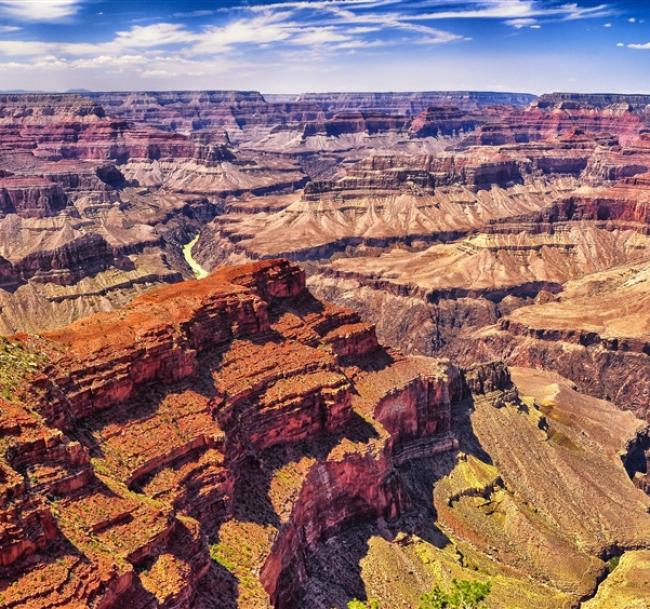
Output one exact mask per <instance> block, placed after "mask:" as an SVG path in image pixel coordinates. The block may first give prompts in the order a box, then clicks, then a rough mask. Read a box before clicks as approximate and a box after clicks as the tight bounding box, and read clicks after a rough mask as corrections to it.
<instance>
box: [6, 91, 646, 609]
mask: <svg viewBox="0 0 650 609" xmlns="http://www.w3.org/2000/svg"><path fill="white" fill-rule="evenodd" d="M649 103H650V98H649V97H647V96H619V95H577V94H551V95H543V96H541V97H539V98H534V97H533V96H526V95H521V94H509V93H504V94H497V93H472V92H462V91H460V92H430V93H377V94H359V93H354V94H348V93H321V94H305V95H297V96H296V95H293V96H292V95H263V94H261V93H258V92H250V91H249V92H237V91H206V92H124V93H93V94H88V95H78V94H61V95H45V94H44V95H36V94H34V95H31V94H30V95H6V94H3V95H0V334H2V335H3V336H4V337H3V338H2V339H1V341H0V456H1V459H0V606H3V607H4V606H7V607H35V608H40V607H43V608H45V607H100V608H103V609H112V608H126V607H135V608H142V609H145V608H147V609H149V608H152V607H165V608H175V609H183V608H187V609H190V608H192V609H211V608H214V609H217V608H219V609H223V608H226V609H235V608H241V609H256V608H271V607H273V608H275V609H332V608H333V607H335V608H336V609H345V608H346V607H347V603H348V602H349V601H350V600H352V599H353V598H359V599H367V598H375V599H377V600H378V601H379V603H380V607H382V608H388V607H391V608H393V607H394V608H397V607H402V608H404V609H406V608H413V607H417V605H418V602H419V597H420V595H421V594H422V593H424V592H427V591H429V590H431V589H432V588H433V587H434V586H435V585H436V584H439V585H441V586H443V588H445V587H448V586H450V585H451V582H452V581H453V580H454V579H456V580H463V579H469V580H480V581H490V582H491V584H492V588H491V592H490V595H489V596H488V598H487V599H486V601H485V604H486V607H488V609H529V608H530V607H535V608H539V609H573V608H577V607H584V609H601V608H602V609H604V608H610V607H611V608H614V607H627V606H628V605H629V606H631V607H632V606H634V607H636V606H637V605H634V604H633V603H637V604H638V602H637V601H639V602H641V603H644V602H646V600H647V594H646V592H645V590H644V586H643V582H644V579H643V578H644V577H645V574H647V572H648V564H649V563H650V560H649V559H648V552H650V521H649V519H650V516H649V515H648V514H649V508H650V501H649V500H648V495H647V493H648V491H649V489H650V479H649V478H648V471H649V467H650V431H649V429H648V422H649V421H650V409H649V408H650V359H649V358H650V317H649V313H648V311H650V136H649V134H650V113H649V111H648V107H649ZM195 274H197V276H204V275H207V277H205V278H204V279H201V280H195V279H194V278H193V276H194V275H195ZM617 564H618V566H616V565H617ZM614 567H615V568H614ZM644 595H645V596H644Z"/></svg>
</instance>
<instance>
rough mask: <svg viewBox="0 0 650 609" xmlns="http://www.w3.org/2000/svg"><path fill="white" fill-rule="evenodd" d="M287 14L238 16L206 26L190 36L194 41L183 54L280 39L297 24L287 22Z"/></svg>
mask: <svg viewBox="0 0 650 609" xmlns="http://www.w3.org/2000/svg"><path fill="white" fill-rule="evenodd" d="M290 16H291V13H287V12H282V13H269V14H264V15H260V16H255V17H252V18H248V19H239V20H237V21H233V22H231V23H228V24H226V25H224V26H208V27H206V28H204V29H203V31H202V32H201V33H200V34H198V35H196V36H195V37H194V41H195V44H194V46H192V47H191V48H190V49H187V51H186V52H187V53H192V54H210V53H219V52H222V51H225V50H228V49H230V48H231V47H232V46H234V45H238V44H265V43H269V42H281V41H283V40H286V39H287V38H289V37H291V35H292V33H294V32H295V31H297V30H298V24H297V23H292V22H291V21H288V19H289V18H290Z"/></svg>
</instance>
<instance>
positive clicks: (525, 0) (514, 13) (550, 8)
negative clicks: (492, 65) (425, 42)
mask: <svg viewBox="0 0 650 609" xmlns="http://www.w3.org/2000/svg"><path fill="white" fill-rule="evenodd" d="M425 4H426V5H427V6H430V7H432V8H443V9H447V10H440V11H432V12H428V13H420V14H414V15H409V16H407V17H405V18H407V19H413V20H420V21H426V20H434V19H503V20H505V22H506V23H507V24H508V25H512V26H513V27H518V26H517V25H516V22H517V21H518V20H520V19H530V18H536V17H537V18H554V19H561V20H564V21H572V20H578V19H590V18H594V17H605V16H608V15H611V14H613V12H614V11H613V9H612V7H611V6H610V5H609V4H604V3H603V4H598V5H595V6H580V5H579V4H578V3H577V2H570V3H566V4H560V5H557V4H556V5H551V4H550V3H549V2H543V1H540V0H491V1H489V2H486V1H474V2H469V3H466V4H464V5H463V7H462V8H459V9H454V10H448V7H449V6H450V5H453V4H458V3H457V2H454V1H453V0H451V1H447V2H445V1H444V0H432V1H431V2H429V3H425Z"/></svg>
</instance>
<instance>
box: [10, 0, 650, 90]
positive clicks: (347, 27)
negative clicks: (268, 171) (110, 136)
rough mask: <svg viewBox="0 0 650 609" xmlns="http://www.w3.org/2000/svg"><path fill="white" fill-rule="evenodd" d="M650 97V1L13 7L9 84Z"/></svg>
mask: <svg viewBox="0 0 650 609" xmlns="http://www.w3.org/2000/svg"><path fill="white" fill-rule="evenodd" d="M72 88H87V89H92V90H143V89H256V90H261V91H263V92H268V93H282V92H286V93H293V92H301V91H341V90H345V91H368V90H376V91H388V90H433V89H472V90H495V91H506V90H509V91H527V92H532V93H542V92H545V91H585V92H590V91H592V92H593V91H611V92H641V93H650V0H631V1H621V2H607V1H606V0H599V1H592V0H573V1H571V2H567V1H566V0H560V1H555V0H472V1H466V0H401V1H397V0H295V1H293V0H292V1H279V0H278V1H274V0H190V1H183V2H180V1H172V0H0V89H40V90H53V91H62V90H67V89H72Z"/></svg>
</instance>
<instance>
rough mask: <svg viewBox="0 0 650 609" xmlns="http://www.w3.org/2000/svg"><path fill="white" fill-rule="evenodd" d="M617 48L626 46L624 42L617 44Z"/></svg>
mask: <svg viewBox="0 0 650 609" xmlns="http://www.w3.org/2000/svg"><path fill="white" fill-rule="evenodd" d="M616 46H617V47H624V46H625V45H624V44H623V43H622V42H617V43H616Z"/></svg>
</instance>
